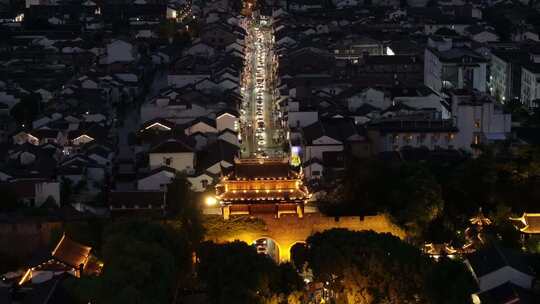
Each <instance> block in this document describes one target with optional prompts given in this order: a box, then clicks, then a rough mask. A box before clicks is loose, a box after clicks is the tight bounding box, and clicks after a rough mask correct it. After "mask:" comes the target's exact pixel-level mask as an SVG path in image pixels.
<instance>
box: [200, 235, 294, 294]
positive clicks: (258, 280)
mask: <svg viewBox="0 0 540 304" xmlns="http://www.w3.org/2000/svg"><path fill="white" fill-rule="evenodd" d="M198 260H199V263H198V265H197V273H198V275H199V278H200V279H201V281H202V282H203V284H204V285H205V286H206V287H207V294H208V297H209V301H210V303H216V304H218V303H219V304H221V303H223V304H225V303H238V304H242V303H246V304H256V303H264V301H265V300H267V299H269V298H272V297H273V296H275V295H278V294H290V293H292V292H294V291H296V290H299V289H300V288H301V287H302V281H301V279H300V278H299V277H298V274H297V273H296V272H295V270H294V269H293V267H292V266H291V265H290V264H282V265H277V264H276V263H275V262H274V261H273V260H272V259H270V258H269V257H268V256H266V255H261V254H257V252H256V250H255V248H253V247H251V246H249V245H247V244H246V243H243V242H239V241H235V242H232V243H225V244H215V243H212V242H205V243H203V244H202V245H201V247H200V249H199V252H198Z"/></svg>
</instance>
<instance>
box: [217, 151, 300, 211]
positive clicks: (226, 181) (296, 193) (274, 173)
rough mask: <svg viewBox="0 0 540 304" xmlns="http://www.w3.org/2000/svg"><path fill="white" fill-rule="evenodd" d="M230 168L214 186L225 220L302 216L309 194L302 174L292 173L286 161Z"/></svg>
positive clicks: (250, 162)
mask: <svg viewBox="0 0 540 304" xmlns="http://www.w3.org/2000/svg"><path fill="white" fill-rule="evenodd" d="M233 168H234V169H233V171H232V172H230V173H229V174H227V175H225V176H224V177H223V178H222V179H221V181H220V182H219V183H218V184H217V185H216V198H217V199H218V200H219V202H220V204H221V208H222V213H223V218H224V219H228V218H229V216H231V215H238V214H260V213H274V214H276V215H277V216H278V217H280V216H281V214H286V213H289V214H297V215H298V217H302V216H303V213H304V204H305V203H306V201H307V200H308V199H309V198H310V194H309V191H308V189H307V187H306V186H305V185H304V184H303V183H302V173H301V172H297V171H295V170H293V169H292V168H291V167H290V166H289V162H288V161H287V159H262V158H261V159H236V160H235V165H234V166H233Z"/></svg>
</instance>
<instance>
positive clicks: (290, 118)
mask: <svg viewBox="0 0 540 304" xmlns="http://www.w3.org/2000/svg"><path fill="white" fill-rule="evenodd" d="M15 2H16V1H1V0H0V37H2V38H1V39H0V54H2V55H1V56H0V155H2V156H3V157H2V158H1V159H0V187H1V189H3V190H5V191H6V193H7V192H9V193H10V194H12V196H13V199H14V200H15V201H16V203H17V204H20V205H21V206H28V207H36V208H37V207H40V208H50V207H54V206H56V207H60V206H62V208H66V207H67V208H75V209H76V210H77V211H79V212H90V213H93V214H95V215H99V216H106V215H108V214H110V213H113V214H114V213H118V214H121V213H126V212H127V213H130V212H132V211H139V210H144V211H148V210H150V211H157V213H158V214H163V213H164V212H165V209H166V201H167V198H166V191H167V185H168V184H169V183H170V182H171V181H172V180H173V179H174V178H175V176H177V175H178V174H182V175H184V176H186V178H187V180H188V181H189V184H190V187H191V189H192V190H193V191H196V192H204V191H211V192H213V191H214V186H215V185H218V192H219V187H222V186H223V187H224V185H225V184H227V183H232V180H235V179H238V178H240V177H241V176H242V174H245V172H244V173H242V174H240V173H238V171H236V173H235V171H234V168H235V165H238V164H240V163H241V162H239V161H238V157H239V155H240V153H241V151H242V142H241V141H242V140H241V139H242V137H241V129H240V120H241V115H242V113H241V111H240V105H241V102H242V98H243V94H242V89H241V88H242V84H243V83H244V81H245V79H244V78H245V75H244V66H245V57H246V52H247V51H248V50H247V49H246V35H247V30H246V17H245V16H242V15H240V14H239V11H240V9H241V7H237V6H238V5H237V4H236V2H235V1H232V0H231V1H228V0H216V1H200V0H193V1H190V0H170V1H161V0H134V1H120V2H118V1H109V0H102V1H97V0H96V1H92V0H86V1H80V0H57V1H55V0H49V1H35V0H26V1H25V3H24V4H22V3H21V4H20V5H17V4H15ZM367 2H368V1H359V0H332V1H306V0H290V1H270V0H268V1H261V3H260V6H261V9H260V13H261V14H264V15H266V16H268V17H269V18H268V20H269V22H270V25H271V27H272V31H273V36H274V37H275V38H274V40H275V41H274V45H275V49H274V50H273V51H274V53H275V55H276V58H277V62H278V65H277V66H276V71H275V72H276V75H277V78H276V81H277V84H276V92H274V96H276V103H277V104H278V105H279V110H280V112H281V113H283V115H282V117H281V118H282V124H283V126H284V127H285V129H286V130H287V139H288V142H289V145H288V147H285V150H286V151H288V153H290V155H291V159H295V160H296V163H295V164H294V165H295V166H296V167H299V168H296V169H295V170H296V171H295V172H298V171H301V172H302V175H298V176H302V177H303V178H304V179H305V182H306V184H309V185H312V186H313V185H323V184H324V183H325V182H326V181H332V180H333V179H334V178H335V177H338V176H339V174H340V172H342V171H343V170H344V168H345V161H346V159H348V158H349V157H351V156H356V157H370V156H374V157H379V156H380V157H389V156H390V157H395V158H398V159H405V158H406V157H407V156H410V155H411V154H414V152H415V151H422V154H423V155H431V154H432V155H435V154H437V155H439V156H440V155H443V156H444V157H456V155H458V156H463V155H470V156H477V155H478V154H479V153H481V152H480V151H481V149H480V148H481V147H482V146H483V145H485V144H492V143H498V142H510V141H514V140H516V138H515V136H514V135H513V132H512V131H513V129H512V128H513V126H514V125H515V122H514V123H513V122H512V117H511V115H510V114H509V113H507V112H505V110H504V105H505V104H506V103H509V102H515V101H518V102H520V103H521V104H523V105H525V106H526V107H528V108H534V107H537V106H538V104H537V103H538V101H539V100H540V38H539V35H538V30H539V29H538V25H537V24H534V23H533V22H531V20H532V19H531V18H529V19H527V18H521V17H522V15H520V14H524V13H523V9H514V10H512V9H510V8H508V6H506V5H505V3H498V4H497V3H494V2H492V1H487V2H465V1H461V0H449V1H446V0H445V1H442V0H441V1H435V3H436V4H437V5H432V4H433V3H432V4H430V5H427V4H428V3H427V1H422V0H410V1H405V2H406V4H407V5H404V4H405V2H404V1H401V2H400V1H393V0H372V1H369V3H367ZM429 2H432V1H429ZM495 5H498V6H497V8H494V7H495ZM516 5H517V4H516ZM494 10H499V12H500V16H503V17H504V18H506V20H509V22H510V23H516V24H514V26H513V27H512V28H511V29H509V33H508V37H501V36H500V35H501V34H500V33H498V32H497V31H495V27H496V24H492V23H493V18H487V17H486V15H487V14H486V12H487V11H490V12H493V11H494ZM536 14H537V15H538V13H536ZM523 16H524V15H523ZM533 19H534V18H533ZM516 20H519V22H518V21H516ZM406 152H408V153H406ZM243 165H244V166H246V164H243ZM278 167H279V166H278ZM285 171H286V172H285ZM285 171H284V172H285V173H283V174H281V175H279V176H289V175H290V174H293V173H291V172H289V171H287V170H285ZM231 172H233V173H231ZM266 173H267V172H265V174H266ZM263 175H264V174H263ZM269 176H270V177H269V180H271V179H272V176H271V174H270V175H269ZM224 177H227V178H229V180H228V182H227V181H225V182H224V181H223V178H224ZM296 177H297V176H296V175H295V178H296ZM291 180H292V179H291ZM220 181H221V182H220ZM284 182H285V181H282V180H276V181H272V183H284ZM236 184H238V185H240V184H241V182H238V183H236ZM238 187H240V188H238V189H239V190H243V188H241V185H240V186H238ZM291 187H292V186H291ZM303 187H304V186H303V185H302V187H300V189H298V187H296V188H294V189H295V190H294V191H297V192H298V193H296V192H294V194H295V195H296V197H297V198H298V199H305V198H306V197H308V195H307V190H306V189H304V188H303ZM222 190H223V189H222ZM231 191H232V190H231ZM291 193H292V192H291ZM218 194H219V195H222V196H225V195H229V196H231V197H233V198H234V195H233V193H232V192H230V191H225V190H223V191H222V192H219V193H218ZM6 197H7V196H6ZM10 197H11V196H10ZM295 208H296V207H295V206H292V207H291V210H286V211H291V212H295V213H296V212H297V210H296V209H295ZM240 212H241V211H240ZM2 220H3V219H2V218H1V217H0V221H2ZM6 221H8V219H6ZM0 236H1V234H0ZM1 246H2V244H0V247H1ZM497 254H499V255H502V254H503V253H501V252H498V253H497ZM53 256H54V254H53ZM71 266H72V267H71ZM78 266H79V265H70V267H68V268H69V269H70V271H72V272H76V271H77V267H78ZM518 285H519V284H518ZM510 287H513V286H510ZM522 287H523V286H522ZM482 303H483V302H482Z"/></svg>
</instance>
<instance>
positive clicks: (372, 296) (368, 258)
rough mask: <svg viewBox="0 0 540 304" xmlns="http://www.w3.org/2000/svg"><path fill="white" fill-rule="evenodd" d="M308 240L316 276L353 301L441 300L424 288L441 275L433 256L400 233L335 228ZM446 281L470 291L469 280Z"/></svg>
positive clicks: (461, 289) (394, 302) (309, 255)
mask: <svg viewBox="0 0 540 304" xmlns="http://www.w3.org/2000/svg"><path fill="white" fill-rule="evenodd" d="M307 244H308V247H307V248H308V263H309V267H311V269H313V272H314V275H315V277H316V279H317V280H318V281H322V282H329V287H330V288H331V289H333V290H334V292H335V293H337V294H340V295H341V297H342V298H346V299H347V301H348V303H360V304H371V303H393V304H399V303H438V302H431V301H430V300H431V297H432V295H431V294H430V293H428V292H427V291H426V289H425V286H427V285H426V284H427V280H430V279H432V278H433V277H434V276H437V275H439V270H438V268H436V267H435V266H436V265H435V264H434V262H433V260H431V259H429V258H428V257H426V256H424V255H423V254H422V253H421V252H420V251H419V250H418V249H417V248H416V247H414V246H412V245H410V244H408V243H405V242H403V241H401V240H400V239H399V238H397V237H395V236H392V235H390V234H377V233H375V232H373V231H363V232H353V231H349V230H346V229H332V230H327V231H325V232H322V233H316V234H314V235H312V236H311V237H309V238H308V240H307ZM455 271H456V272H458V271H457V270H455ZM460 275H463V276H465V274H462V273H460ZM447 284H448V286H449V287H448V288H449V289H457V290H459V294H460V295H461V294H463V293H467V292H469V286H468V285H467V284H466V282H465V283H463V282H459V284H458V283H456V282H453V281H451V280H448V281H447ZM462 285H466V287H467V288H464V287H463V286H462ZM454 303H466V302H454Z"/></svg>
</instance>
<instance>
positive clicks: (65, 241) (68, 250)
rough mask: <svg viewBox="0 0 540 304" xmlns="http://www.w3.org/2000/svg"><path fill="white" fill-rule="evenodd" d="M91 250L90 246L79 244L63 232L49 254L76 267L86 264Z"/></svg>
mask: <svg viewBox="0 0 540 304" xmlns="http://www.w3.org/2000/svg"><path fill="white" fill-rule="evenodd" d="M91 250H92V247H88V246H84V245H81V244H79V243H77V242H75V241H73V240H71V239H70V238H69V237H68V236H66V235H65V234H64V235H63V236H62V238H61V239H60V241H59V242H58V244H57V245H56V247H55V248H54V250H53V252H52V253H51V255H52V257H53V258H55V259H56V260H58V261H60V262H62V263H65V264H67V265H69V266H71V267H73V268H78V267H79V266H80V265H81V264H82V265H86V262H87V261H88V257H89V256H90V251H91Z"/></svg>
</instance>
